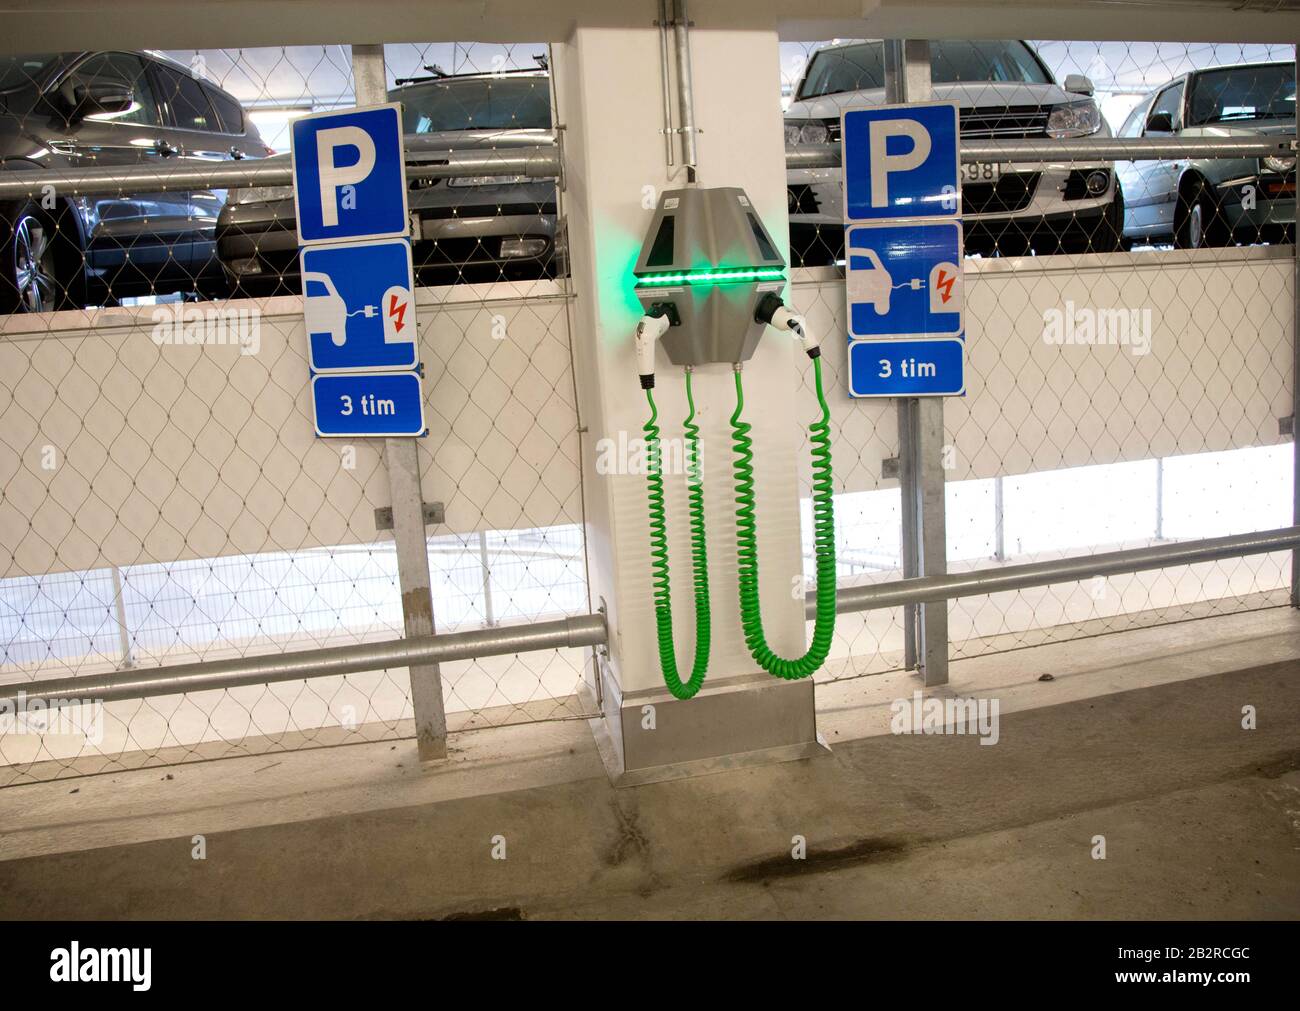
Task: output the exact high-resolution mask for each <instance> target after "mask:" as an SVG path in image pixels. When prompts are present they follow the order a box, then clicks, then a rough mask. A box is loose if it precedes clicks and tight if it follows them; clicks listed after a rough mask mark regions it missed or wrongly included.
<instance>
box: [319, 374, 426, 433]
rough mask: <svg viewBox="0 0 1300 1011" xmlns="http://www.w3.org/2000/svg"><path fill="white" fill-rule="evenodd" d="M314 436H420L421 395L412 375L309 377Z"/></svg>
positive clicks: (422, 396) (422, 402)
mask: <svg viewBox="0 0 1300 1011" xmlns="http://www.w3.org/2000/svg"><path fill="white" fill-rule="evenodd" d="M311 398H312V413H313V416H314V417H315V419H316V434H317V435H323V436H338V435H351V436H389V437H400V436H407V435H423V434H424V394H423V391H422V389H421V383H420V376H419V373H416V372H345V373H331V374H329V375H323V376H321V375H318V376H312V379H311Z"/></svg>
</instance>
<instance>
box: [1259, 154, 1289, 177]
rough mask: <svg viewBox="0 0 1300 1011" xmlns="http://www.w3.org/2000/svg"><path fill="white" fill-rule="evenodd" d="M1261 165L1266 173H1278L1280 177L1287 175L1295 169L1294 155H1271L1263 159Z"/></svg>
mask: <svg viewBox="0 0 1300 1011" xmlns="http://www.w3.org/2000/svg"><path fill="white" fill-rule="evenodd" d="M1261 164H1263V166H1264V171H1265V172H1276V173H1277V174H1278V175H1286V174H1287V173H1288V172H1290V171H1291V170H1292V169H1294V168H1295V156H1294V155H1276V154H1271V155H1269V156H1268V157H1267V158H1264V159H1262V161H1261Z"/></svg>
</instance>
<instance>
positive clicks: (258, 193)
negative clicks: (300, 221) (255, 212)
mask: <svg viewBox="0 0 1300 1011" xmlns="http://www.w3.org/2000/svg"><path fill="white" fill-rule="evenodd" d="M292 199H293V187H292V186H248V187H245V188H244V189H239V190H231V191H230V192H229V193H227V194H226V203H228V204H236V205H238V206H242V205H244V204H271V203H275V202H276V201H278V200H292Z"/></svg>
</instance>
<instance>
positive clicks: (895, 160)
mask: <svg viewBox="0 0 1300 1011" xmlns="http://www.w3.org/2000/svg"><path fill="white" fill-rule="evenodd" d="M867 136H868V137H869V138H870V145H871V206H872V207H888V206H889V173H891V172H910V171H911V170H912V169H914V168H918V167H920V165H921V164H922V163H923V162H924V161H925V159H927V158H928V157H930V133H929V131H928V130H926V128H925V127H923V126H922V125H921V124H920V123H918V122H917V121H916V120H914V119H876V120H872V121H871V122H870V123H869V124H868V126H867ZM890 137H910V138H911V140H912V149H911V150H910V151H908V152H906V153H905V154H890V153H889V152H888V150H887V143H888V140H889V138H890Z"/></svg>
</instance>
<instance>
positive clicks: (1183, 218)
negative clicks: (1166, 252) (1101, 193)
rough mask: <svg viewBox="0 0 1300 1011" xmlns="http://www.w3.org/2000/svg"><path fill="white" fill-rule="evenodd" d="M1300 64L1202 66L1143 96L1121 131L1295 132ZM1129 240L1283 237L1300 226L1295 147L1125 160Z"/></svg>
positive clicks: (1208, 242)
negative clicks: (1261, 154)
mask: <svg viewBox="0 0 1300 1011" xmlns="http://www.w3.org/2000/svg"><path fill="white" fill-rule="evenodd" d="M1295 115H1296V110H1295V65H1294V64H1292V63H1289V62H1288V63H1254V64H1249V65H1244V66H1237V67H1214V68H1212V69H1207V70H1195V71H1192V72H1191V73H1189V74H1184V75H1182V76H1181V77H1178V78H1175V79H1174V80H1172V81H1170V82H1169V83H1167V84H1165V85H1163V86H1162V87H1160V88H1157V89H1156V90H1155V91H1153V92H1151V94H1149V95H1147V96H1146V97H1145V98H1143V99H1142V101H1140V102H1138V104H1137V107H1136V108H1135V109H1134V110H1133V111H1132V113H1130V114H1129V117H1128V119H1126V120H1125V121H1124V125H1123V126H1121V127H1120V131H1119V135H1120V136H1121V137H1253V136H1270V135H1283V134H1292V133H1294V132H1295ZM1117 170H1118V172H1119V178H1120V183H1121V185H1122V186H1123V187H1124V195H1125V205H1124V238H1125V241H1126V242H1130V243H1131V242H1133V241H1137V240H1140V241H1144V242H1148V241H1160V240H1171V241H1172V242H1173V243H1174V245H1176V246H1178V247H1180V248H1183V249H1196V248H1198V247H1201V246H1221V245H1224V244H1226V243H1228V242H1231V241H1233V240H1234V239H1235V240H1237V241H1243V242H1256V241H1261V240H1263V241H1277V240H1279V239H1282V238H1285V237H1287V236H1288V235H1291V236H1293V235H1294V232H1295V157H1294V156H1292V155H1274V156H1270V157H1267V158H1219V159H1213V158H1191V159H1181V160H1179V159H1166V160H1162V161H1139V162H1121V163H1119V165H1118V166H1117Z"/></svg>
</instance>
